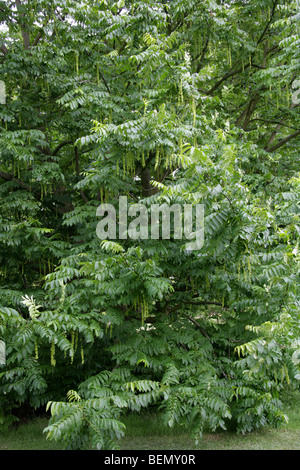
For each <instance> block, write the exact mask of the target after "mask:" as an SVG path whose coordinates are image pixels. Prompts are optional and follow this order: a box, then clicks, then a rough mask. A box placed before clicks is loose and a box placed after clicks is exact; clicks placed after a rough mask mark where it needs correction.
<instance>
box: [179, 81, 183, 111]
mask: <svg viewBox="0 0 300 470" xmlns="http://www.w3.org/2000/svg"><path fill="white" fill-rule="evenodd" d="M182 104H183V92H182V80H180V83H179V87H178V106H180V105H182Z"/></svg>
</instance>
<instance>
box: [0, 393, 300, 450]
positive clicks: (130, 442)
mask: <svg viewBox="0 0 300 470" xmlns="http://www.w3.org/2000/svg"><path fill="white" fill-rule="evenodd" d="M284 411H285V413H286V415H287V416H288V417H289V423H288V424H287V425H286V426H285V427H283V428H279V429H270V428H266V429H263V430H260V431H255V432H252V433H249V434H246V435H238V434H236V433H234V432H229V431H223V432H217V433H206V434H204V436H203V439H202V441H201V442H200V443H199V444H198V445H197V446H196V445H195V443H194V442H193V441H192V440H191V438H190V436H189V435H188V433H187V431H186V430H184V429H183V428H181V427H177V428H176V429H174V430H171V429H166V428H164V427H163V426H162V424H161V421H160V419H159V416H158V415H146V416H136V415H131V416H129V417H128V418H126V421H125V424H126V428H127V433H126V437H124V438H123V439H122V441H121V443H120V449H121V450H197V449H198V450H300V392H298V393H293V395H292V396H289V397H288V398H287V399H286V400H285V410H284ZM46 425H47V419H42V418H36V419H34V420H33V421H31V422H29V423H26V424H20V425H19V426H18V427H17V428H11V429H10V430H6V431H3V432H1V431H0V450H60V449H62V448H63V446H62V445H60V444H58V443H56V442H52V441H48V440H47V439H46V436H45V434H43V429H44V428H45V427H46Z"/></svg>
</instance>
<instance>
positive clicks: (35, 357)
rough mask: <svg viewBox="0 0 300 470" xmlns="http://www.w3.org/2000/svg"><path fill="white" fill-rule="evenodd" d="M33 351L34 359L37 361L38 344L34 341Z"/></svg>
mask: <svg viewBox="0 0 300 470" xmlns="http://www.w3.org/2000/svg"><path fill="white" fill-rule="evenodd" d="M34 353H35V356H34V359H35V360H36V361H37V360H38V358H39V348H38V344H37V342H36V341H35V343H34Z"/></svg>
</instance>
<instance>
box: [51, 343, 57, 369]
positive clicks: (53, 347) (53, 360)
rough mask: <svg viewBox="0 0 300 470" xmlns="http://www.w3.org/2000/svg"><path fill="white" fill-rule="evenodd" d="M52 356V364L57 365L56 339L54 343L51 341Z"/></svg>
mask: <svg viewBox="0 0 300 470" xmlns="http://www.w3.org/2000/svg"><path fill="white" fill-rule="evenodd" d="M50 356H51V366H52V367H55V366H56V360H55V343H54V341H52V343H51V348H50Z"/></svg>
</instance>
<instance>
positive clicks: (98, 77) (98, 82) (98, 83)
mask: <svg viewBox="0 0 300 470" xmlns="http://www.w3.org/2000/svg"><path fill="white" fill-rule="evenodd" d="M96 70H97V85H98V86H99V85H100V76H99V65H97V68H96Z"/></svg>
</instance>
